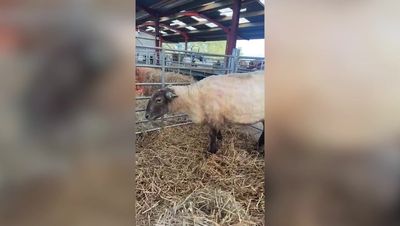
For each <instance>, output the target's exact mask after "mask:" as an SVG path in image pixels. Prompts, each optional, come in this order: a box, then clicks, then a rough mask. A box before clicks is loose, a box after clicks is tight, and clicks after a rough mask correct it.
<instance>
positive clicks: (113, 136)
mask: <svg viewBox="0 0 400 226" xmlns="http://www.w3.org/2000/svg"><path fill="white" fill-rule="evenodd" d="M127 6H128V7H127ZM127 8H132V4H126V5H124V4H122V3H121V4H114V3H113V4H108V3H106V2H101V1H96V2H95V1H84V2H78V1H67V2H61V1H40V2H35V3H33V1H23V2H21V1H2V2H1V3H0V9H1V12H0V37H1V38H0V58H1V60H0V62H1V65H0V68H1V76H0V86H1V88H0V92H1V94H0V104H1V108H0V124H1V125H2V126H1V127H0V150H1V152H0V225H10V226H11V225H42V226H45V225H85V226H90V225H96V226H98V225H126V224H128V217H129V215H132V214H131V213H132V208H130V207H132V201H133V197H134V194H133V193H132V187H133V185H132V183H131V182H130V181H129V179H128V178H129V176H132V175H129V171H128V169H130V167H131V166H132V162H133V128H132V127H133V126H132V125H133V117H132V114H131V112H133V108H134V106H133V93H134V92H133V89H132V87H133V86H132V84H133V77H132V76H133V70H132V68H133V67H132V65H131V63H130V61H129V57H131V56H133V34H134V33H133V29H132V27H133V24H132V23H131V22H130V19H131V17H130V13H131V10H129V11H127ZM126 13H129V14H128V16H126V15H127V14H126ZM129 122H131V123H129Z"/></svg>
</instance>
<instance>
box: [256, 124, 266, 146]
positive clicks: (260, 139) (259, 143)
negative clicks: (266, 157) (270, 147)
mask: <svg viewBox="0 0 400 226" xmlns="http://www.w3.org/2000/svg"><path fill="white" fill-rule="evenodd" d="M264 131H265V125H264V122H263V131H262V133H261V136H260V138H259V139H258V142H257V151H258V152H260V153H262V152H264V150H262V149H261V148H263V147H264Z"/></svg>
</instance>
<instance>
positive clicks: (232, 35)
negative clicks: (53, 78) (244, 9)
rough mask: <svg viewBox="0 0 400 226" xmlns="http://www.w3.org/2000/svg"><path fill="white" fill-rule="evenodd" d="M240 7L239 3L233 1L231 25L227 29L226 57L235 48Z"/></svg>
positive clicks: (237, 0)
mask: <svg viewBox="0 0 400 226" xmlns="http://www.w3.org/2000/svg"><path fill="white" fill-rule="evenodd" d="M240 7H241V1H240V0H233V5H232V11H233V14H232V23H231V27H230V29H229V33H228V35H227V41H226V48H225V54H226V55H231V54H232V51H233V49H234V48H235V47H236V41H237V32H238V27H239V17H240Z"/></svg>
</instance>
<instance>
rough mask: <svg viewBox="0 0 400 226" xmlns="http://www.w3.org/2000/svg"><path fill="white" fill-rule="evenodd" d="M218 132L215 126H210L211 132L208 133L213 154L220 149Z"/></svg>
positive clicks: (209, 149) (210, 149)
mask: <svg viewBox="0 0 400 226" xmlns="http://www.w3.org/2000/svg"><path fill="white" fill-rule="evenodd" d="M217 134H218V131H217V130H216V129H215V128H210V132H209V133H208V136H209V137H210V144H209V146H208V151H209V152H211V153H213V154H215V153H217V151H218V146H217Z"/></svg>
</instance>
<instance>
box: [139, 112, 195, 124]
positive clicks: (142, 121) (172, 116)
mask: <svg viewBox="0 0 400 226" xmlns="http://www.w3.org/2000/svg"><path fill="white" fill-rule="evenodd" d="M187 116H188V115H186V114H180V115H171V116H166V117H164V118H163V119H164V120H165V119H171V118H179V117H187ZM163 119H162V118H160V119H156V120H153V121H157V120H161V122H162V120H163ZM146 122H150V120H147V119H145V120H140V121H137V122H136V124H140V123H146Z"/></svg>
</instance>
